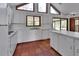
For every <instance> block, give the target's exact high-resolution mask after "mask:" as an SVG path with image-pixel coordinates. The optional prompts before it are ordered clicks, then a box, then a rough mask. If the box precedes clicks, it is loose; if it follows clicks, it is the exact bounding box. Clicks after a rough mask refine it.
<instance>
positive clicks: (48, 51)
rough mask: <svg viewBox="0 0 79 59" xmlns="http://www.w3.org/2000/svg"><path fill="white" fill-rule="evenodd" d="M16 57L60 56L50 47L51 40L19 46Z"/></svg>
mask: <svg viewBox="0 0 79 59" xmlns="http://www.w3.org/2000/svg"><path fill="white" fill-rule="evenodd" d="M14 56H60V54H58V53H57V52H56V51H55V50H54V49H52V48H51V47H50V40H41V41H34V42H29V43H22V44H18V45H17V48H16V50H15V53H14Z"/></svg>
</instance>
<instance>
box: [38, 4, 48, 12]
mask: <svg viewBox="0 0 79 59" xmlns="http://www.w3.org/2000/svg"><path fill="white" fill-rule="evenodd" d="M45 8H46V10H45V11H46V12H40V11H39V3H37V13H48V3H46V7H45Z"/></svg>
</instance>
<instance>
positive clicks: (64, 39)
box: [50, 31, 79, 56]
mask: <svg viewBox="0 0 79 59" xmlns="http://www.w3.org/2000/svg"><path fill="white" fill-rule="evenodd" d="M50 45H51V47H52V48H54V49H55V50H56V51H57V52H58V53H60V54H61V55H64V56H77V55H79V33H78V32H71V31H52V32H51V40H50Z"/></svg>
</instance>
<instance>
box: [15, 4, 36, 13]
mask: <svg viewBox="0 0 79 59" xmlns="http://www.w3.org/2000/svg"><path fill="white" fill-rule="evenodd" d="M26 4H30V3H22V4H19V5H17V6H16V10H19V11H28V12H34V11H35V3H33V11H31V10H21V9H18V7H21V6H24V5H26Z"/></svg>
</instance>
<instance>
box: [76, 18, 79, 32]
mask: <svg viewBox="0 0 79 59" xmlns="http://www.w3.org/2000/svg"><path fill="white" fill-rule="evenodd" d="M75 31H76V32H79V18H75Z"/></svg>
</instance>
